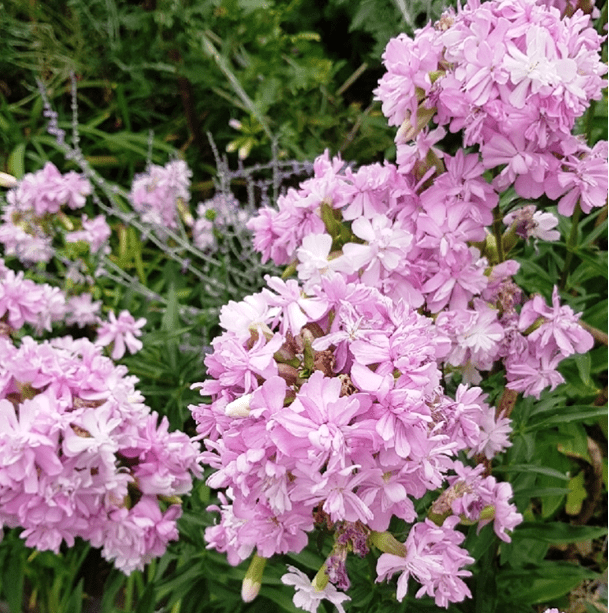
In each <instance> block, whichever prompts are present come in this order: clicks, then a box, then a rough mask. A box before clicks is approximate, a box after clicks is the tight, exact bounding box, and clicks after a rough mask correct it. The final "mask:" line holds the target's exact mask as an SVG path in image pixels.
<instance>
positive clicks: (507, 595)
mask: <svg viewBox="0 0 609 613" xmlns="http://www.w3.org/2000/svg"><path fill="white" fill-rule="evenodd" d="M597 576H598V575H597V574H596V573H595V572H593V571H590V570H588V569H586V568H583V567H581V566H576V565H574V564H569V563H567V562H544V563H542V564H539V565H530V566H528V567H526V568H523V569H515V570H504V571H502V572H500V573H499V574H498V576H497V587H498V591H499V593H500V594H502V598H503V600H508V601H509V600H510V599H511V600H512V601H514V602H526V603H529V604H539V603H544V602H548V601H551V600H555V599H556V598H560V597H561V596H564V595H565V594H568V593H569V592H570V591H571V590H573V589H574V588H576V587H577V586H578V585H579V584H580V583H581V582H582V581H585V580H586V579H594V578H596V577H597Z"/></svg>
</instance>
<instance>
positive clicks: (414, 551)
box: [376, 516, 474, 607]
mask: <svg viewBox="0 0 609 613" xmlns="http://www.w3.org/2000/svg"><path fill="white" fill-rule="evenodd" d="M457 523H459V518H458V517H456V516H453V517H450V518H448V519H447V520H446V521H445V522H444V524H443V525H442V526H436V525H435V524H434V523H432V522H431V521H430V520H428V519H427V520H425V523H417V524H415V525H414V526H413V527H412V529H411V531H410V534H409V535H408V539H407V541H406V557H403V558H402V557H400V556H397V555H393V554H390V553H383V554H382V555H381V557H380V558H379V559H378V562H377V565H376V572H377V575H378V577H377V579H376V581H377V582H379V581H382V580H383V579H385V578H387V577H390V576H391V575H393V574H395V573H397V572H400V573H401V574H400V577H399V579H398V589H397V598H398V600H399V601H400V602H401V601H402V600H403V599H404V596H406V593H407V591H408V579H409V578H410V576H411V575H412V576H413V577H414V578H415V579H416V580H417V581H418V582H419V583H420V584H421V585H422V587H421V588H420V589H419V591H418V592H417V594H416V596H417V597H418V598H420V597H421V596H422V595H423V594H428V595H429V596H434V598H435V601H436V604H437V605H438V606H440V607H448V604H449V603H451V602H461V601H462V600H464V599H465V598H466V597H469V598H471V592H470V591H469V589H468V587H467V585H465V583H464V582H463V580H462V579H461V577H468V576H470V575H471V572H470V571H467V570H462V567H463V566H466V565H468V564H473V562H474V559H473V558H471V557H470V556H468V555H467V552H466V550H464V549H461V548H460V547H459V546H458V545H459V544H460V543H461V542H462V541H463V539H464V538H465V536H464V535H463V534H461V533H460V532H458V531H456V530H455V529H454V528H455V526H456V524H457Z"/></svg>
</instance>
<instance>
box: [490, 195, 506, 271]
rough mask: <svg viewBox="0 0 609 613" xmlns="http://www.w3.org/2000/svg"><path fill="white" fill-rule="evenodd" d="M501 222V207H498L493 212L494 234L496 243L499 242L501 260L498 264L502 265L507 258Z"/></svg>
mask: <svg viewBox="0 0 609 613" xmlns="http://www.w3.org/2000/svg"><path fill="white" fill-rule="evenodd" d="M501 220H502V217H501V209H500V208H499V205H497V206H496V207H495V210H494V211H493V234H494V235H495V241H496V242H497V257H498V259H499V262H498V264H501V262H503V260H504V258H505V255H504V253H503V236H502V235H501Z"/></svg>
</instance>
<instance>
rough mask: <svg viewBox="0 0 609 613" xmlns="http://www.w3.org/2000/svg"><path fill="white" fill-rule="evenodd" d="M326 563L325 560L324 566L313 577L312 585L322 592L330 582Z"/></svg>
mask: <svg viewBox="0 0 609 613" xmlns="http://www.w3.org/2000/svg"><path fill="white" fill-rule="evenodd" d="M326 568H327V567H326V563H325V562H324V564H323V566H322V567H321V568H320V569H319V570H318V571H317V574H316V575H315V577H313V581H311V585H312V586H313V587H314V588H315V589H316V590H317V591H318V592H321V591H323V590H324V589H325V588H326V585H328V582H329V581H330V577H329V576H328V571H327V570H326Z"/></svg>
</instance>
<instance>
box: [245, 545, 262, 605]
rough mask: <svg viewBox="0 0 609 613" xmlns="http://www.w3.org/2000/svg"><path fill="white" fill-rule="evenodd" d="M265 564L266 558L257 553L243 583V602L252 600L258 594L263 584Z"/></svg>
mask: <svg viewBox="0 0 609 613" xmlns="http://www.w3.org/2000/svg"><path fill="white" fill-rule="evenodd" d="M265 565H266V558H262V557H260V556H259V555H258V554H256V553H255V554H254V557H253V558H252V561H251V562H250V565H249V568H248V569H247V572H246V573H245V577H244V578H243V583H242V584H241V600H243V602H252V600H254V598H256V596H258V592H260V587H261V586H262V574H263V573H264V566H265Z"/></svg>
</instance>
